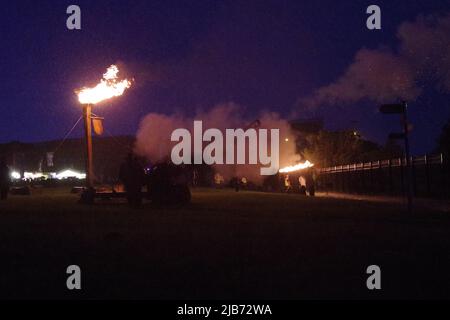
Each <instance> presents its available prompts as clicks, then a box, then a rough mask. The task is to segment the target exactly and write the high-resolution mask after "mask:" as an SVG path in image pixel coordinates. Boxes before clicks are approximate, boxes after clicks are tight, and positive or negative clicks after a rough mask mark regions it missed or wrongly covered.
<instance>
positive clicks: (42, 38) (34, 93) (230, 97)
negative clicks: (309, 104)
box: [0, 0, 450, 153]
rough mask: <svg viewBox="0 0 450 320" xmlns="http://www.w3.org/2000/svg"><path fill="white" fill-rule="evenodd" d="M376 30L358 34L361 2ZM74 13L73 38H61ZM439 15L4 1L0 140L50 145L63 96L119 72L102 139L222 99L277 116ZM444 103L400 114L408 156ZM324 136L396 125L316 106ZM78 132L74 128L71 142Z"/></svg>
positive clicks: (276, 5) (63, 117)
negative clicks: (360, 58)
mask: <svg viewBox="0 0 450 320" xmlns="http://www.w3.org/2000/svg"><path fill="white" fill-rule="evenodd" d="M373 3H376V4H378V5H379V6H380V7H381V9H382V27H383V29H382V30H381V31H369V30H368V29H367V28H366V27H365V21H366V17H367V15H366V14H365V10H366V8H367V6H368V5H370V4H373ZM70 4H78V5H79V6H80V7H81V11H82V30H80V31H69V30H67V29H66V19H67V15H66V13H65V12H66V8H67V6H68V5H70ZM447 11H450V4H449V1H444V0H442V1H438V0H436V1H418V0H416V1H407V0H390V1H376V2H374V1H358V0H352V1H350V0H345V1H334V0H333V1H331V0H315V1H300V0H296V1H282V0H277V1H250V0H245V1H237V0H235V1H230V0H228V1H218V0H208V1H206V0H193V1H192V0H191V1H167V0H165V1H155V0H152V1H150V0H147V1H142V0H133V1H101V0H95V1H92V0H90V1H64V0H58V1H56V0H54V1H45V0H40V1H22V0H18V1H10V2H9V4H7V3H2V9H1V17H0V35H1V53H0V71H1V75H2V80H1V81H2V88H1V91H0V106H1V110H2V115H1V118H0V142H7V141H10V140H21V141H41V140H48V139H57V138H61V137H63V136H64V134H65V133H66V131H67V130H68V129H69V128H70V127H71V126H72V124H73V122H74V121H75V120H76V119H77V118H78V116H79V115H80V112H81V109H80V106H79V105H78V103H77V100H76V97H75V95H74V93H73V90H74V89H77V88H79V87H82V86H84V85H92V84H93V83H95V82H97V80H98V79H99V77H100V76H101V75H102V73H103V72H104V70H105V68H106V67H107V66H109V65H110V64H112V63H120V64H121V65H123V66H124V68H125V69H124V70H125V71H126V72H127V73H128V74H130V75H132V76H133V77H134V78H135V80H136V83H135V85H134V87H133V88H132V89H130V90H129V91H128V92H127V93H126V94H125V96H123V97H121V98H119V99H115V100H114V101H111V102H108V103H106V104H105V105H102V106H99V107H98V108H97V113H98V114H101V115H102V116H105V117H106V123H105V126H106V127H107V129H108V130H109V131H110V132H112V133H113V134H122V133H126V134H134V133H135V132H136V130H137V127H138V124H139V120H140V119H141V118H142V117H143V116H144V115H145V114H147V113H149V112H163V113H172V112H175V111H182V112H186V113H193V112H194V111H195V110H196V109H199V108H200V109H208V108H211V107H213V106H214V105H215V104H218V103H222V102H230V101H231V102H234V103H237V104H239V105H242V106H244V107H245V108H246V110H247V112H248V113H249V114H251V113H253V112H257V111H259V110H262V109H268V110H273V111H277V112H279V113H281V114H282V115H284V116H288V115H290V114H291V112H292V111H293V110H294V109H295V106H296V102H297V101H298V99H299V98H301V97H304V96H307V95H309V94H311V93H312V92H313V91H314V90H315V89H317V88H319V87H321V86H324V85H327V84H329V83H331V82H333V81H334V80H336V79H337V78H338V77H339V76H340V75H341V74H342V73H343V72H344V71H345V70H346V68H347V67H348V65H349V64H350V63H351V62H352V60H353V57H354V55H355V53H356V52H357V51H358V50H359V49H361V48H363V47H366V48H374V49H376V48H377V47H379V46H380V45H385V46H390V47H392V48H395V47H396V46H397V45H398V41H397V39H396V31H397V27H398V25H400V24H401V23H402V22H404V21H407V20H414V19H415V17H416V16H417V15H418V14H430V13H445V12H447ZM448 98H449V96H448V95H444V94H438V93H436V92H434V90H432V89H430V90H426V92H425V93H424V95H422V96H421V97H420V98H419V99H418V100H417V101H416V102H415V103H413V104H411V107H410V112H411V118H412V122H413V123H414V125H415V129H414V133H413V139H412V144H413V150H414V152H415V153H423V152H427V151H430V150H431V149H432V148H433V147H434V143H435V139H436V137H437V135H438V134H439V131H440V127H441V126H442V125H443V124H444V122H445V121H446V120H447V119H448V118H449V117H450V106H449V104H448ZM319 115H321V116H323V117H324V118H325V121H326V124H327V126H328V127H330V128H336V129H345V128H351V127H356V128H357V129H359V130H361V131H362V133H363V135H364V136H366V137H368V138H373V139H376V140H378V141H380V142H383V139H384V137H385V136H387V133H388V132H389V131H395V130H396V129H397V126H396V125H397V122H398V121H397V120H396V119H392V118H391V119H386V117H383V116H381V115H379V114H377V113H376V104H375V103H374V102H371V101H362V102H360V103H358V105H349V106H341V107H340V108H336V107H329V108H321V110H320V112H319ZM74 135H75V136H77V135H81V127H80V128H78V130H77V131H76V132H75V133H74Z"/></svg>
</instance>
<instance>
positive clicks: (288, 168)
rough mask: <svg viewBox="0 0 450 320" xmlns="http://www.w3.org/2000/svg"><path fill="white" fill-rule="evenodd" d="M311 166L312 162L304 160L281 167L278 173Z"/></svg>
mask: <svg viewBox="0 0 450 320" xmlns="http://www.w3.org/2000/svg"><path fill="white" fill-rule="evenodd" d="M313 166H314V164H313V163H311V162H309V161H308V160H306V161H305V162H303V163H299V164H296V165H295V166H288V167H284V168H281V169H280V171H279V172H280V173H289V172H294V171H298V170H303V169H308V168H311V167H313Z"/></svg>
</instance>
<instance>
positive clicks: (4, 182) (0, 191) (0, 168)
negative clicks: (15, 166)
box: [0, 159, 11, 200]
mask: <svg viewBox="0 0 450 320" xmlns="http://www.w3.org/2000/svg"><path fill="white" fill-rule="evenodd" d="M10 184H11V179H10V177H9V168H8V166H7V165H6V161H5V160H4V159H2V160H0V198H1V200H6V198H8V192H9V186H10Z"/></svg>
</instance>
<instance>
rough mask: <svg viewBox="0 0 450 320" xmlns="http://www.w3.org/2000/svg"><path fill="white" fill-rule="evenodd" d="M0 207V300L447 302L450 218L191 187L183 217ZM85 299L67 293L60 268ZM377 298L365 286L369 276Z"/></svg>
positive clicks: (36, 201) (51, 195)
mask: <svg viewBox="0 0 450 320" xmlns="http://www.w3.org/2000/svg"><path fill="white" fill-rule="evenodd" d="M77 200H78V196H77V195H72V194H70V193H69V191H68V190H66V189H45V190H35V191H34V192H33V194H32V195H31V196H12V197H10V199H8V200H7V201H5V202H0V297H2V298H13V299H14V298H42V299H45V298H64V299H65V298H87V299H91V298H133V299H140V298H151V299H188V298H189V299H216V298H247V299H251V298H252V299H265V298H268V299H269V298H271V299H305V298H313V299H314V298H449V297H450V272H449V271H450V216H448V215H447V214H443V213H437V212H435V213H434V212H420V213H416V214H415V215H414V216H413V217H408V216H407V215H406V214H405V213H404V212H403V210H402V207H400V206H399V205H396V204H385V203H379V202H367V201H354V200H345V199H331V198H325V197H316V198H311V197H302V196H298V195H287V194H275V193H272V194H271V193H259V192H239V193H236V192H234V191H231V190H207V189H196V190H194V191H193V199H192V203H191V204H190V205H189V206H187V207H183V208H177V207H171V208H158V207H154V206H152V205H151V204H145V205H144V206H143V207H142V208H141V209H131V208H129V207H128V206H127V205H126V204H125V203H123V202H120V201H117V200H115V201H111V202H107V201H105V202H101V203H100V202H98V203H96V204H95V205H93V206H85V205H81V204H78V203H77ZM72 264H76V265H79V266H80V267H81V270H82V290H81V291H69V290H67V289H66V277H67V274H66V268H67V266H69V265H72ZM371 264H376V265H379V266H380V267H381V272H382V281H381V282H382V289H381V290H379V291H369V290H368V289H367V288H366V279H367V277H368V275H367V274H366V268H367V266H369V265H371Z"/></svg>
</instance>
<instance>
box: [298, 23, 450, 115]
mask: <svg viewBox="0 0 450 320" xmlns="http://www.w3.org/2000/svg"><path fill="white" fill-rule="evenodd" d="M397 38H398V40H399V47H398V48H397V50H396V51H393V50H390V49H388V48H381V49H376V50H371V49H365V48H364V49H361V50H359V51H358V52H357V53H356V55H355V58H354V61H353V63H352V64H351V65H350V66H349V67H348V68H347V70H346V71H345V72H344V74H343V75H342V76H341V77H339V78H338V79H337V80H336V81H335V82H334V83H331V84H329V85H326V86H324V87H321V88H319V89H317V90H316V91H315V92H314V93H313V94H312V95H311V96H309V97H306V98H303V99H301V100H300V101H299V105H300V106H302V107H306V108H314V107H317V106H320V105H338V104H340V103H354V102H357V101H359V100H362V99H370V100H372V101H375V102H378V103H381V102H392V101H396V100H399V99H402V100H409V101H413V100H415V99H416V98H417V97H418V96H419V95H420V94H421V88H420V86H419V85H418V83H420V82H422V81H426V82H427V81H431V82H432V83H433V84H434V85H435V86H436V89H437V90H440V91H443V92H450V14H447V15H446V16H443V17H435V16H427V17H424V16H419V17H418V18H417V19H416V20H415V21H414V22H404V23H402V24H401V25H400V27H399V28H398V31H397Z"/></svg>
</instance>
